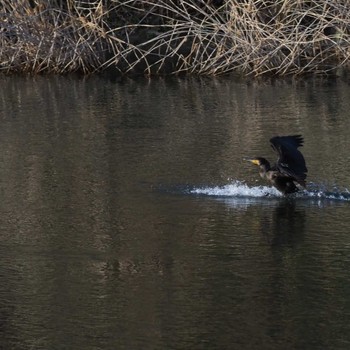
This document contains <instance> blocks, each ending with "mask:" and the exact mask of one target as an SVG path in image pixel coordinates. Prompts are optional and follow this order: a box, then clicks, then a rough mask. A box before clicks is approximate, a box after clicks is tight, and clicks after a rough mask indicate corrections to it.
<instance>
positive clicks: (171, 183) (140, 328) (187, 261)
mask: <svg viewBox="0 0 350 350" xmlns="http://www.w3.org/2000/svg"><path fill="white" fill-rule="evenodd" d="M1 80H2V86H3V89H2V90H1V92H0V101H1V102H0V117H1V119H0V123H1V125H0V189H1V199H2V200H1V202H0V227H1V232H0V348H4V349H62V348H64V349H191V350H192V349H231V348H240V349H281V348H283V349H346V348H349V346H350V344H349V343H350V336H349V334H350V332H349V327H350V326H349V325H350V322H349V321H350V314H349V312H348V309H349V308H348V306H349V303H350V297H349V295H350V293H349V291H350V278H349V275H348V271H349V268H350V259H349V256H350V238H349V234H348V232H349V220H350V214H349V203H348V198H349V197H348V193H347V191H346V190H334V188H345V189H346V188H349V183H350V179H349V177H348V174H349V173H350V165H349V164H347V163H346V162H344V159H347V150H348V149H349V146H350V139H349V138H348V135H347V130H348V129H349V123H350V119H349V118H348V115H347V112H348V110H349V109H350V108H349V99H348V98H347V96H348V94H349V87H348V86H347V84H346V83H342V82H337V83H332V84H330V83H326V82H320V81H315V80H309V81H303V82H275V83H258V82H252V83H244V82H235V81H233V80H232V78H227V79H226V78H221V79H208V78H205V79H181V78H171V79H159V80H147V79H140V80H137V81H133V80H121V81H117V82H115V81H109V80H106V79H103V78H90V79H86V80H81V79H75V78H57V77H36V78H23V77H1ZM295 133H300V134H302V135H303V136H304V138H305V146H304V149H303V154H304V155H305V158H306V162H307V165H308V168H309V179H310V181H311V182H312V183H313V185H312V186H310V188H309V189H308V190H307V192H303V193H301V194H298V195H296V196H294V197H292V198H283V197H281V196H280V195H279V194H278V193H276V191H275V190H274V189H271V188H270V187H266V186H265V185H266V184H264V183H260V182H256V179H257V175H256V171H255V170H256V169H252V168H251V167H250V166H247V165H246V164H245V163H243V162H242V157H243V156H249V155H253V156H254V155H256V154H259V155H261V156H266V157H267V158H269V159H271V160H272V159H273V158H272V157H274V156H275V155H274V154H273V152H272V150H271V149H270V146H269V143H268V140H269V138H270V137H271V136H273V135H277V134H295ZM266 194H268V196H266ZM333 197H334V198H333Z"/></svg>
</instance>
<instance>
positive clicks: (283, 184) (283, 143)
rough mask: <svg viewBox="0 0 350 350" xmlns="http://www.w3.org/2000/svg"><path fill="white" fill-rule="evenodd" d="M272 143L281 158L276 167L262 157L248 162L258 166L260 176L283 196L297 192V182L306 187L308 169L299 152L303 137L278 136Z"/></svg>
mask: <svg viewBox="0 0 350 350" xmlns="http://www.w3.org/2000/svg"><path fill="white" fill-rule="evenodd" d="M270 142H271V146H272V148H273V149H274V150H275V151H276V152H277V153H278V156H279V157H278V159H277V162H276V164H275V165H273V166H271V165H270V163H269V161H268V160H266V159H265V158H262V157H255V158H249V159H247V160H249V161H250V162H252V163H253V164H255V165H258V166H259V173H260V176H261V177H262V178H264V179H266V180H268V181H269V182H271V184H272V185H273V186H274V187H276V188H277V190H279V191H280V192H282V193H283V194H289V193H294V192H297V191H298V187H297V186H296V185H295V182H296V183H298V184H299V185H301V186H302V187H305V186H306V183H305V180H306V173H307V168H306V165H305V159H304V157H303V155H302V154H301V152H300V151H299V150H298V147H301V146H302V145H303V142H304V140H303V138H302V137H301V135H293V136H276V137H273V138H272V139H270Z"/></svg>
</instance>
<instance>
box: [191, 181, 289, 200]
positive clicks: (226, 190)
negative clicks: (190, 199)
mask: <svg viewBox="0 0 350 350" xmlns="http://www.w3.org/2000/svg"><path fill="white" fill-rule="evenodd" d="M190 192H191V193H193V194H203V195H207V196H218V197H255V198H261V197H281V196H282V195H281V194H280V192H278V191H277V190H276V189H275V188H274V187H267V186H253V187H249V186H248V185H247V184H245V183H243V182H240V181H234V182H233V183H231V184H228V185H224V186H215V187H201V188H194V189H192V190H191V191H190Z"/></svg>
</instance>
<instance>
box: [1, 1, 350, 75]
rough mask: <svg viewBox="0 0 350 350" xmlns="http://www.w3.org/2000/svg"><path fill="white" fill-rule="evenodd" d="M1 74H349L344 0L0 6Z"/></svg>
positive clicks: (349, 20)
mask: <svg viewBox="0 0 350 350" xmlns="http://www.w3.org/2000/svg"><path fill="white" fill-rule="evenodd" d="M0 15H1V18H2V21H1V27H0V52H1V62H0V70H1V71H2V72H4V73H30V74H36V73H56V74H65V73H70V72H81V73H83V74H88V73H93V72H101V71H105V70H108V69H110V70H113V71H116V72H118V73H120V74H144V75H159V74H180V73H192V74H193V73H194V74H201V75H220V74H226V73H229V72H235V73H238V74H241V75H252V76H261V75H275V76H285V75H301V74H306V73H320V74H325V73H329V72H334V71H336V70H337V69H339V68H344V69H346V70H348V68H349V63H348V62H349V57H350V40H349V38H350V36H349V34H350V30H349V28H350V5H349V3H348V1H347V0H338V1H330V0H320V1H318V0H317V1H316V0H312V1H300V0H291V1H282V0H281V1H266V0H245V1H244V0H227V1H222V0H216V1H215V0H198V1H195V2H194V1H190V0H187V1H169V0H159V1H152V0H149V1H147V0H139V1H137V0H135V1H131V0H125V1H118V2H114V1H102V0H96V1H91V2H87V1H86V2H83V1H73V0H67V1H62V0H18V1H16V2H13V1H12V0H4V1H3V2H2V5H0Z"/></svg>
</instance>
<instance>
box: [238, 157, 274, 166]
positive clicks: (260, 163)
mask: <svg viewBox="0 0 350 350" xmlns="http://www.w3.org/2000/svg"><path fill="white" fill-rule="evenodd" d="M243 159H244V160H246V161H248V162H251V163H253V164H255V165H258V166H266V167H270V163H269V161H268V160H266V159H265V158H262V157H254V158H246V157H245V158H243Z"/></svg>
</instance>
